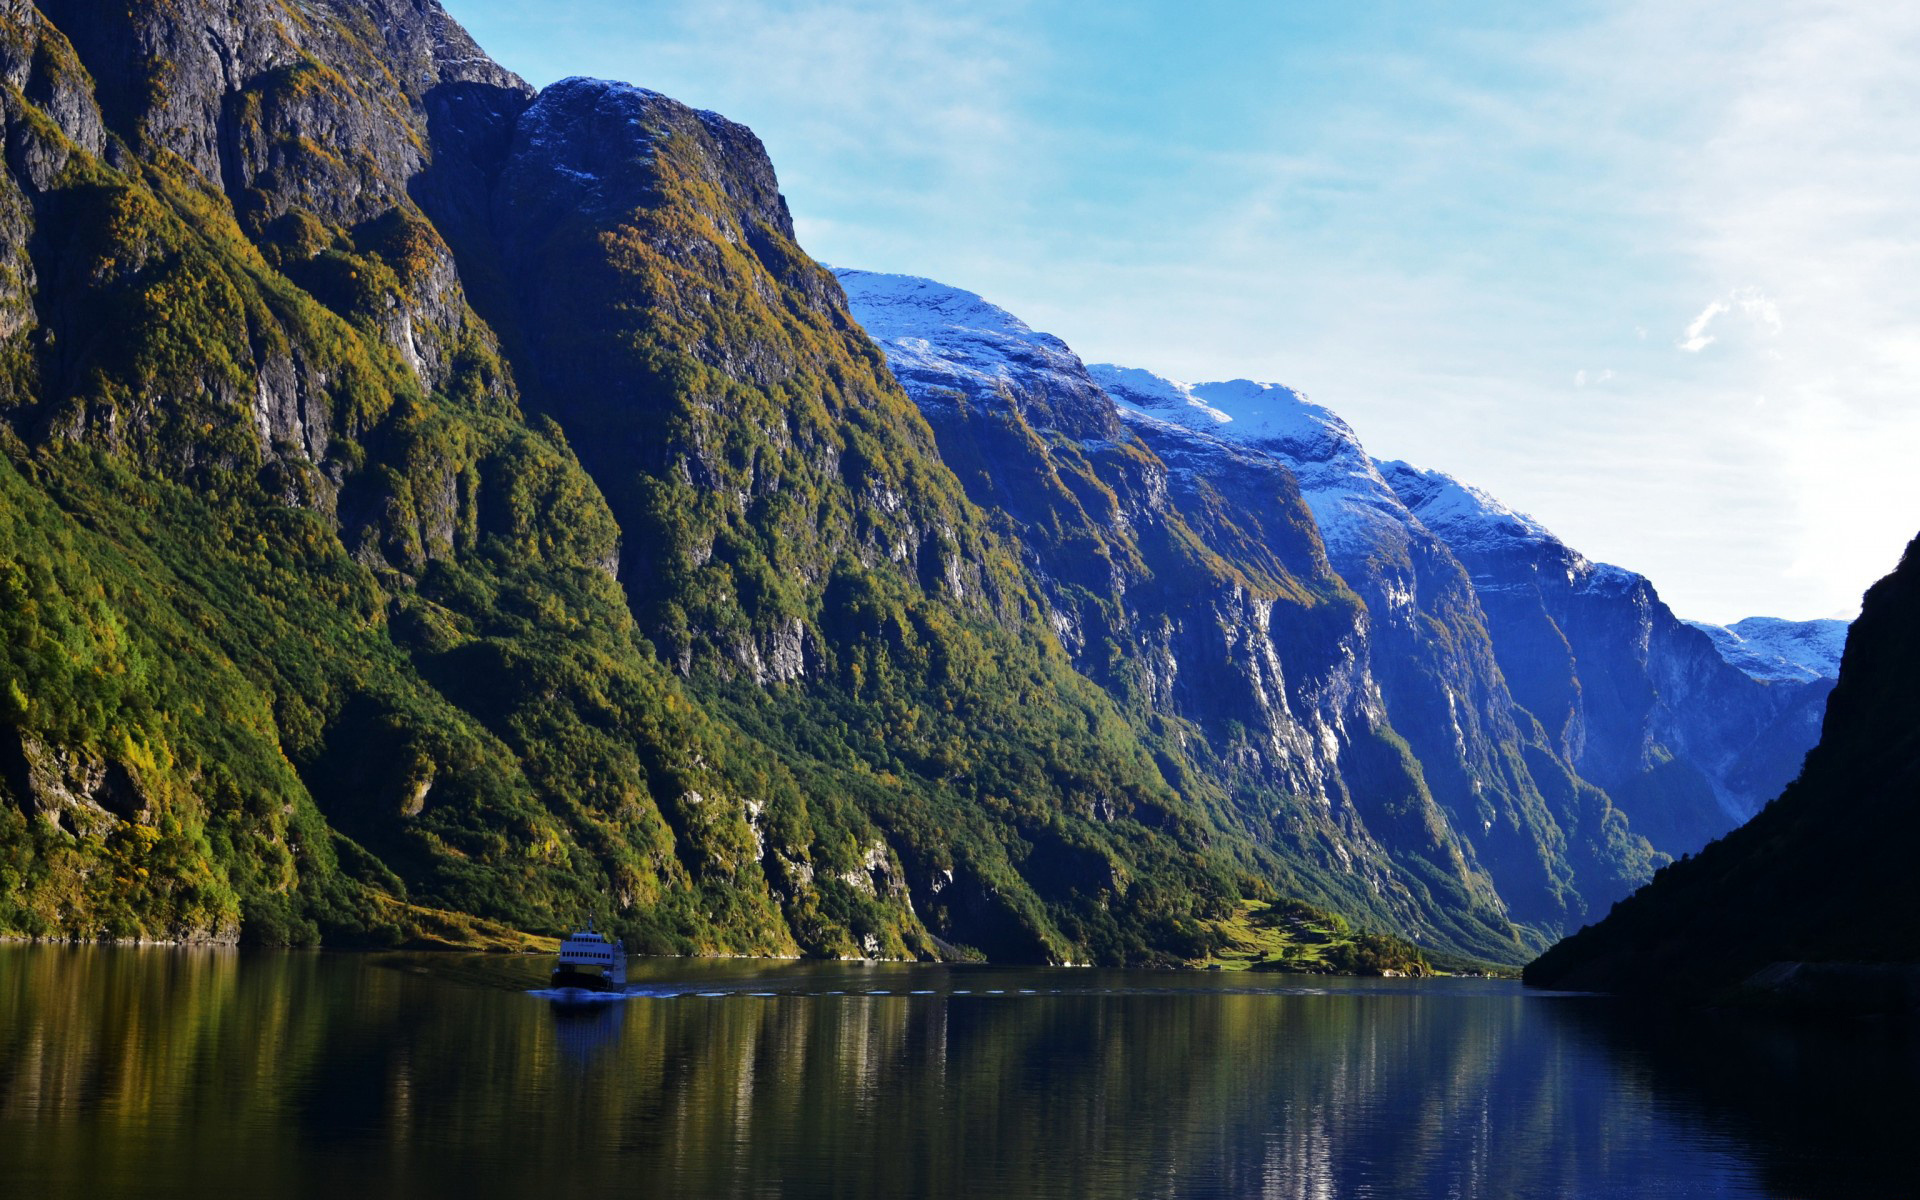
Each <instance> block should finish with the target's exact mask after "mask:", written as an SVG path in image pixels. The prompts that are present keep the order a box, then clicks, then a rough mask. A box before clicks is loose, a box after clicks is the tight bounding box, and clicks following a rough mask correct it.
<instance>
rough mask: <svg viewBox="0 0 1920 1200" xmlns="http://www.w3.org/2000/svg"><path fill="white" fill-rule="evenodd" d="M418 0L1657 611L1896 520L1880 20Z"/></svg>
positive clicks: (1918, 322)
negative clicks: (1306, 425)
mask: <svg viewBox="0 0 1920 1200" xmlns="http://www.w3.org/2000/svg"><path fill="white" fill-rule="evenodd" d="M1468 7H1469V6H1435V5H1424V4H1423V5H1415V4H1367V3H1351V4H1334V3H1314V4H1309V3H1299V2H1293V0H1239V2H1226V0H1217V2H1213V3H1206V2H1198V3H1184V4H1172V3H1138V2H1135V3H1126V2H1113V3H1104V4H1084V3H1067V2H1057V3H1040V2H1028V3H1018V2H1012V0H979V2H976V3H971V4H965V5H960V4H953V3H951V2H950V0H949V2H946V3H919V2H917V0H906V2H894V3H879V2H868V0H823V2H820V3H805V4H803V3H775V2H772V0H707V2H704V3H655V2H650V0H622V2H619V3H615V2H612V0H548V2H547V3H544V4H541V5H538V6H532V5H526V4H523V3H518V2H516V3H505V2H503V0H448V8H449V10H450V11H451V12H452V13H453V14H454V16H455V17H457V18H458V19H460V20H461V21H462V22H463V23H465V24H466V25H467V27H468V28H469V29H470V30H471V31H472V32H473V33H474V35H475V37H476V38H478V39H479V41H480V43H481V45H482V46H484V47H485V48H486V49H487V50H488V52H489V53H491V54H492V55H493V56H494V57H495V58H496V59H498V60H499V61H500V62H502V63H503V64H505V65H506V66H508V67H510V68H512V69H514V70H516V71H518V72H520V73H521V74H522V75H524V76H525V77H526V78H527V80H528V81H529V82H531V83H534V84H536V85H543V84H546V83H549V82H552V81H553V80H555V79H558V78H561V77H563V76H565V75H574V74H584V75H599V76H604V77H608V78H617V79H624V80H628V81H630V82H634V83H638V84H641V85H644V86H647V87H651V88H655V89H657V90H659V91H663V92H666V93H667V94H669V95H672V96H675V97H678V98H679V99H682V100H685V101H687V102H688V103H691V104H694V105H697V106H700V107H703V108H712V109H716V110H718V111H720V112H723V113H725V114H726V115H728V116H729V117H732V118H734V119H735V120H739V121H742V122H745V123H746V124H748V125H750V126H752V127H753V129H754V130H755V131H756V132H757V133H758V134H759V135H760V137H761V138H762V140H764V141H765V142H766V144H767V147H768V150H769V151H770V153H771V154H772V157H773V161H774V165H775V167H776V168H777V170H778V171H779V173H780V178H781V183H782V187H783V190H784V191H785V192H786V194H787V198H788V201H789V204H790V205H791V207H792V209H793V213H794V217H795V222H796V225H797V227H798V229H799V232H800V237H801V241H802V243H803V244H804V245H805V246H806V247H807V249H808V250H809V251H811V252H812V253H813V254H814V255H815V256H816V257H818V258H821V259H823V260H825V261H827V262H831V263H834V264H836V265H844V266H859V267H866V268H870V269H874V270H884V271H900V272H906V273H910V274H917V275H928V276H932V277H934V278H936V279H940V280H942V281H943V282H946V283H950V284H954V285H956V286H960V287H965V288H969V289H971V290H974V291H977V292H979V293H981V294H982V295H984V296H986V297H987V298H988V299H990V300H992V301H994V302H995V303H998V304H1000V305H1002V306H1004V307H1006V308H1008V309H1010V310H1012V311H1013V312H1015V313H1016V314H1018V315H1019V316H1021V317H1022V318H1024V319H1025V320H1026V321H1027V322H1028V323H1029V324H1031V325H1033V326H1035V327H1037V328H1041V329H1046V330H1049V331H1051V332H1054V333H1056V334H1059V335H1060V336H1061V337H1063V338H1065V339H1066V340H1067V342H1068V343H1069V344H1071V345H1072V346H1073V347H1074V348H1075V349H1076V350H1078V351H1079V352H1080V353H1081V355H1082V356H1083V357H1084V358H1086V359H1087V360H1088V361H1102V360H1105V361H1115V362H1122V363H1126V364H1128V365H1134V366H1143V367H1147V368H1150V369H1153V370H1156V371H1159V372H1161V373H1163V374H1168V375H1172V376H1174V377H1177V378H1182V379H1186V380H1189V381H1197V380H1205V379H1219V378H1231V377H1236V376H1245V377H1250V378H1256V379H1263V380H1272V381H1276V382H1282V383H1286V384H1288V385H1290V386H1293V387H1297V388H1299V389H1301V390H1303V391H1304V392H1306V393H1307V394H1308V395H1310V396H1312V397H1313V398H1314V399H1315V400H1318V401H1320V402H1321V403H1324V404H1326V405H1328V406H1329V407H1331V408H1333V409H1335V410H1336V411H1337V412H1339V413H1340V414H1341V415H1342V416H1344V417H1346V418H1347V420H1348V421H1349V422H1350V423H1351V424H1352V425H1353V426H1354V427H1355V429H1356V430H1358V432H1359V433H1360V435H1361V437H1362V438H1363V439H1364V440H1365V441H1366V443H1367V445H1368V448H1369V449H1370V450H1372V452H1373V453H1374V454H1375V455H1376V456H1379V457H1382V458H1405V459H1408V460H1410V461H1412V462H1415V463H1418V464H1420V465H1422V466H1426V467H1432V468H1437V469H1440V470H1444V471H1447V472H1449V473H1451V474H1453V475H1456V476H1458V477H1459V478H1461V479H1462V480H1464V481H1466V482H1469V483H1472V484H1475V485H1477V486H1480V487H1483V488H1485V489H1487V490H1488V491H1491V492H1493V493H1494V494H1495V495H1497V496H1499V497H1500V498H1501V499H1502V500H1504V501H1505V502H1507V503H1508V504H1510V505H1512V506H1513V507H1516V508H1520V509H1523V510H1525V511H1528V512H1530V513H1532V514H1533V515H1534V516H1536V517H1538V518H1539V519H1540V520H1542V521H1543V522H1544V523H1546V524H1547V525H1548V526H1549V527H1550V528H1552V529H1554V530H1555V531H1556V532H1557V533H1559V534H1560V535H1561V536H1562V537H1564V538H1565V539H1566V540H1567V541H1568V542H1570V543H1571V544H1572V545H1574V546H1575V547H1576V548H1578V549H1580V550H1581V551H1582V552H1584V553H1586V554H1587V555H1589V556H1590V557H1593V558H1596V559H1602V560H1606V561H1611V562H1615V563H1618V564H1620V565H1622V566H1626V567H1629V568H1632V569H1634V570H1638V571H1643V572H1645V573H1646V574H1648V575H1649V576H1651V577H1652V578H1653V580H1654V583H1655V584H1656V586H1658V588H1659V589H1660V591H1661V594H1662V595H1663V596H1664V597H1665V598H1666V599H1667V600H1668V601H1669V603H1671V604H1672V605H1673V606H1674V607H1675V609H1676V610H1678V611H1679V612H1680V613H1681V614H1682V615H1683V616H1690V617H1697V618H1702V619H1708V620H1733V619H1736V618H1738V617H1741V616H1746V615H1749V614H1753V613H1765V614H1770V615H1778V616H1787V617H1815V616H1851V615H1852V613H1853V611H1854V609H1855V607H1856V605H1857V601H1858V598H1859V594H1860V592H1861V591H1862V589H1864V588H1865V587H1866V586H1867V585H1868V584H1869V583H1871V582H1872V581H1873V580H1874V579H1875V578H1877V577H1878V576H1879V575H1881V574H1884V573H1885V572H1886V571H1887V570H1889V569H1891V567H1892V566H1893V564H1894V562H1895V561H1896V559H1897V558H1898V556H1899V553H1900V550H1901V548H1902V547H1903V546H1904V545H1905V543H1906V541H1907V539H1908V538H1910V537H1912V536H1913V535H1914V533H1915V532H1916V530H1920V466H1916V460H1920V202H1916V197H1920V115H1916V114H1920V69H1917V68H1920V10H1913V11H1907V10H1906V6H1900V5H1867V4H1843V3H1815V2H1811V0H1749V2H1747V3H1741V4H1730V3H1707V2H1703V0H1664V2H1659V3H1653V2H1644V3H1643V2H1639V0H1630V2H1629V0H1623V2H1618V3H1575V4H1557V5H1540V4H1537V3H1535V4H1524V5H1523V4H1480V5H1475V6H1471V8H1472V11H1471V12H1453V11H1448V10H1449V9H1454V8H1459V9H1465V8H1468Z"/></svg>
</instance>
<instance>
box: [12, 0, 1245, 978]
mask: <svg viewBox="0 0 1920 1200" xmlns="http://www.w3.org/2000/svg"><path fill="white" fill-rule="evenodd" d="M0 76H4V78H5V79H6V82H7V84H8V87H7V89H6V90H5V91H4V92H0V119H4V122H5V135H6V139H5V147H6V156H5V165H4V170H3V171H0V256H4V266H5V270H4V271H0V313H4V316H3V317H0V364H3V366H0V494H3V495H4V501H3V502H0V592H3V593H4V603H0V629H3V630H4V641H3V642H0V646H4V651H0V654H4V657H3V658H0V685H3V686H0V792H3V793H4V798H3V802H0V931H4V932H10V933H24V934H28V935H34V936H59V937H112V938H171V939H195V938H209V939H231V938H234V937H239V938H242V939H244V940H250V941H259V942H267V943H284V942H311V941H315V940H320V939H324V940H326V941H328V942H334V943H340V942H346V943H353V942H362V943H364V942H373V943H394V942H436V941H454V942H463V943H473V942H476V941H487V940H493V941H499V942H509V941H512V940H513V939H514V938H515V936H516V935H515V933H514V931H515V930H551V929H554V928H557V927H559V926H561V925H564V924H568V923H571V922H573V921H577V920H579V919H581V918H582V917H583V916H585V915H588V914H590V913H597V914H598V915H599V916H600V918H601V919H602V921H603V922H604V924H605V926H606V927H608V928H612V929H614V930H616V931H618V932H620V933H622V934H624V935H625V936H627V937H628V939H629V940H630V944H634V945H637V946H639V947H640V948H642V949H646V950H650V951H672V952H700V953H757V954H769V953H771V954H783V953H797V952H805V953H812V954H829V955H833V954H839V955H922V956H937V957H953V956H960V957H968V956H979V955H988V956H992V957H996V958H1015V959H1024V960H1035V961H1067V960H1077V961H1084V960H1099V961H1106V962H1172V961H1181V960H1184V959H1189V958H1192V957H1194V956H1196V955H1199V954H1203V953H1205V952H1206V950H1207V948H1208V947H1209V945H1210V944H1211V941H1210V939H1213V938H1214V937H1216V936H1217V935H1216V934H1215V933H1213V932H1211V931H1212V930H1213V929H1214V928H1215V927H1216V925H1217V924H1218V922H1219V921H1220V920H1222V919H1224V918H1226V917H1228V916H1230V915H1232V914H1233V913H1234V912H1235V911H1236V906H1238V905H1241V904H1243V903H1245V902H1246V901H1248V900H1250V899H1253V898H1257V897H1260V896H1269V897H1270V896H1272V895H1274V891H1273V887H1272V884H1271V883H1270V882H1268V881H1269V880H1270V879H1272V878H1274V877H1276V875H1277V867H1276V865H1275V863H1274V861H1273V858H1272V856H1271V854H1270V853H1269V852H1268V851H1266V850H1264V849H1263V848H1262V847H1261V846H1260V845H1258V844H1256V843H1254V842H1253V841H1252V840H1250V839H1248V838H1246V837H1244V836H1241V835H1239V834H1237V833H1236V832H1235V831H1234V830H1233V829H1231V828H1230V827H1227V826H1224V825H1221V824H1220V823H1219V822H1218V821H1217V820H1216V818H1215V815H1214V813H1213V812H1212V810H1211V808H1210V807H1209V805H1210V802H1211V797H1210V796H1208V795H1205V794H1201V793H1197V792H1195V791H1193V790H1192V789H1188V788H1185V787H1183V786H1182V784H1181V783H1180V781H1181V779H1182V778H1183V772H1185V771H1186V767H1185V765H1184V760H1183V759H1182V758H1181V756H1180V753H1179V748H1178V746H1177V745H1172V746H1170V747H1168V748H1165V749H1161V750H1156V749H1153V748H1150V747H1149V746H1148V745H1147V744H1145V743H1143V741H1142V739H1141V737H1140V736H1139V734H1138V732H1137V731H1136V729H1135V728H1134V726H1133V724H1132V723H1131V720H1130V718H1129V716H1128V715H1127V714H1125V713H1123V712H1122V711H1121V710H1120V709H1119V707H1118V706H1117V705H1116V704H1115V702H1114V701H1113V700H1112V699H1111V698H1110V697H1109V696H1108V695H1107V693H1105V692H1104V691H1102V690H1101V689H1100V688H1098V687H1096V686H1095V685H1094V684H1092V683H1091V682H1089V681H1088V680H1086V679H1085V678H1083V677H1081V676H1080V675H1078V674H1077V673H1076V672H1075V671H1074V670H1073V668H1072V666H1071V663H1070V661H1069V659H1068V657H1067V655H1066V654H1065V652H1064V651H1063V650H1062V649H1061V646H1060V642H1059V639H1058V637H1057V635H1056V634H1055V632H1054V631H1053V629H1052V627H1051V626H1050V625H1049V624H1048V618H1047V613H1046V609H1045V606H1044V605H1043V603H1042V602H1041V601H1040V599H1039V597H1038V584H1037V582H1036V580H1035V579H1034V577H1033V576H1032V575H1031V574H1030V573H1029V571H1028V569H1027V567H1026V566H1025V565H1024V564H1023V563H1022V561H1021V552H1020V550H1019V549H1018V547H1017V546H1016V545H1015V544H1014V543H1013V542H1012V541H1011V540H1010V539H1009V538H1008V537H1007V536H1006V534H1005V533H1004V532H1003V531H1002V530H1000V529H999V528H998V526H997V525H996V522H995V521H994V520H993V519H992V518H991V517H990V516H989V515H988V514H986V513H984V512H983V511H982V510H980V509H979V508H978V507H977V506H976V505H974V504H973V502H972V501H971V500H969V499H968V497H967V495H966V493H965V490H964V489H963V488H962V487H961V485H960V484H959V482H958V481H957V479H956V478H955V477H954V475H953V473H952V471H951V470H949V469H948V468H947V467H946V466H945V465H944V464H943V463H942V462H941V461H940V459H939V457H938V455H937V454H936V452H935V443H934V439H933V435H932V432H931V430H930V429H929V427H928V426H927V424H926V423H925V421H924V420H923V419H922V418H921V417H920V415H919V413H918V411H917V410H916V409H915V407H914V406H913V404H912V403H911V402H910V401H909V400H908V399H907V398H906V396H905V395H904V394H903V393H902V392H901V391H900V389H899V387H898V385H897V384H896V383H895V382H894V380H893V378H892V376H891V375H890V374H889V373H888V371H887V370H886V367H885V365H884V361H883V360H882V358H881V356H880V354H879V353H878V351H876V350H875V349H874V347H873V346H872V344H871V343H870V342H869V341H868V340H867V339H866V337H865V336H864V335H863V334H862V333H861V332H860V330H859V328H858V326H857V325H855V324H854V323H853V321H852V320H851V318H850V317H849V316H848V315H847V313H846V309H845V304H844V299H843V296H842V293H841V290H840V288H839V285H838V284H837V283H836V282H835V281H834V279H833V277H832V276H831V275H830V274H828V273H827V272H826V271H825V270H823V269H822V268H820V267H819V266H818V265H817V264H815V263H814V262H812V260H811V259H809V258H808V257H807V256H806V255H805V253H804V252H803V251H801V250H800V248H799V247H798V246H797V245H796V244H795V242H794V239H793V230H792V224H791V221H790V219H789V218H788V215H787V212H786V206H785V203H784V201H783V200H782V199H781V197H780V195H779V192H778V187H777V182H776V180H775V177H774V174H773V170H772V167H771V165H770V164H769V163H768V161H767V159H766V156H765V153H764V151H763V149H762V148H761V146H760V144H759V142H758V141H757V139H755V138H754V137H753V135H752V134H751V133H750V132H749V131H748V130H746V129H744V128H743V127H741V126H739V125H736V124H733V123H731V122H728V121H726V120H725V119H723V118H721V117H718V116H716V115H714V114H711V113H702V112H696V111H694V110H691V109H688V108H686V107H684V106H682V105H679V104H677V103H675V102H673V101H671V100H669V99H667V98H665V97H662V96H659V95H657V94H654V93H651V92H647V91H645V90H643V89H638V88H631V87H626V86H623V85H618V84H609V83H604V82H599V81H592V80H580V79H574V80H567V81H563V82H562V83H559V84H556V85H554V86H552V87H550V88H547V89H545V90H544V91H542V92H540V93H538V94H536V93H535V92H534V91H533V90H532V89H530V88H528V87H527V86H526V85H525V84H524V83H522V82H521V81H520V80H518V79H517V78H515V77H514V76H512V75H511V74H510V73H508V72H506V71H504V70H502V69H501V68H499V67H498V66H496V65H495V64H493V63H492V62H491V61H489V60H488V59H487V58H486V56H485V55H484V54H483V53H481V51H480V50H479V48H478V47H476V46H475V45H474V44H473V43H472V41H471V40H470V39H469V38H468V37H467V36H466V35H465V33H464V32H462V31H461V30H460V29H459V28H458V26H457V25H455V24H454V23H453V22H452V21H451V20H450V19H449V18H448V17H447V15H446V14H445V13H444V12H443V11H442V10H441V9H440V8H439V7H438V5H436V4H434V3H431V2H423V0H318V2H315V3H308V4H302V5H297V6H292V5H284V4H281V3H277V2H274V0H232V2H227V0H222V2H220V3H214V2H212V0H180V2H178V3H170V4H166V5H132V6H102V5H94V4H83V3H79V2H77V0H46V2H45V3H42V4H40V5H38V6H37V7H36V6H33V5H27V4H16V5H13V6H11V7H9V8H8V9H7V10H6V12H5V14H4V17H0Z"/></svg>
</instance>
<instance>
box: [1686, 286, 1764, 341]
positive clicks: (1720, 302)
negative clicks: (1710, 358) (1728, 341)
mask: <svg viewBox="0 0 1920 1200" xmlns="http://www.w3.org/2000/svg"><path fill="white" fill-rule="evenodd" d="M1735 310H1738V311H1739V312H1740V313H1742V314H1743V315H1745V316H1747V317H1748V318H1750V319H1751V320H1752V321H1753V323H1754V324H1755V325H1757V326H1759V327H1760V328H1761V329H1763V330H1765V331H1766V332H1768V333H1770V334H1775V335H1778V334H1779V332H1780V329H1781V322H1780V309H1779V306H1778V305H1776V304H1774V302H1773V301H1771V300H1769V299H1767V298H1766V297H1765V296H1764V295H1762V294H1761V293H1760V292H1759V290H1758V289H1755V288H1741V289H1740V290H1738V291H1736V292H1734V293H1733V294H1732V295H1730V296H1727V297H1724V298H1722V299H1717V300H1710V301H1708V302H1707V306H1706V307H1705V308H1703V309H1701V310H1700V315H1699V316H1697V317H1695V318H1694V319H1693V320H1692V321H1691V322H1689V323H1688V325H1687V329H1686V332H1685V333H1684V334H1682V335H1681V338H1680V340H1679V341H1677V342H1675V343H1674V345H1675V346H1676V347H1677V348H1679V349H1681V350H1684V351H1686V352H1687V353H1688V354H1698V353H1700V351H1702V350H1705V349H1706V348H1707V347H1708V346H1711V345H1713V343H1714V342H1716V341H1718V340H1719V339H1718V338H1716V337H1714V336H1713V335H1712V334H1710V333H1708V332H1707V329H1708V327H1709V326H1711V325H1712V324H1713V322H1714V320H1715V319H1716V318H1719V317H1722V316H1725V315H1726V314H1727V313H1730V312H1734V311H1735Z"/></svg>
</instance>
